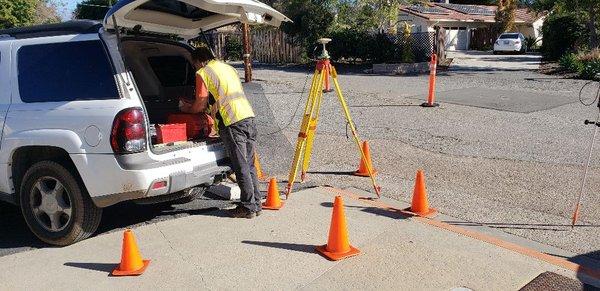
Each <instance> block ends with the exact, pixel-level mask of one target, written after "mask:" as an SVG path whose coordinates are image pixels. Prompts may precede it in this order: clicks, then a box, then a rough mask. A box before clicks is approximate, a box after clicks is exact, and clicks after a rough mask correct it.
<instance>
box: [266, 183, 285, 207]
mask: <svg viewBox="0 0 600 291" xmlns="http://www.w3.org/2000/svg"><path fill="white" fill-rule="evenodd" d="M281 207H283V202H282V201H281V198H279V187H277V179H275V178H271V180H270V181H269V188H268V191H267V201H265V203H263V205H262V208H263V209H268V210H279V209H281Z"/></svg>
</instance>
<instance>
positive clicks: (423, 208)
mask: <svg viewBox="0 0 600 291" xmlns="http://www.w3.org/2000/svg"><path fill="white" fill-rule="evenodd" d="M405 210H406V211H410V212H412V213H415V214H417V215H419V216H425V217H429V216H432V215H434V214H436V213H437V210H435V209H433V208H429V202H428V201H427V190H426V188H425V174H423V171H422V170H419V171H417V179H416V180H415V190H414V192H413V198H412V205H411V206H410V207H409V208H407V209H405Z"/></svg>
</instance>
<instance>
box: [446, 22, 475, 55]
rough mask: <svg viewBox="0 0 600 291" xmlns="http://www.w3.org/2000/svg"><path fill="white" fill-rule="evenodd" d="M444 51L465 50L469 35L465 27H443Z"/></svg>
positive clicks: (467, 45)
mask: <svg viewBox="0 0 600 291" xmlns="http://www.w3.org/2000/svg"><path fill="white" fill-rule="evenodd" d="M445 29H446V50H449V51H456V50H467V49H468V47H469V33H468V30H467V28H466V27H445Z"/></svg>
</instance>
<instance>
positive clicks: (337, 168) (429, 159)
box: [0, 54, 600, 259]
mask: <svg viewBox="0 0 600 291" xmlns="http://www.w3.org/2000/svg"><path fill="white" fill-rule="evenodd" d="M451 57H454V58H455V66H454V67H453V69H452V70H451V71H448V72H440V73H439V76H438V80H437V84H438V86H437V92H438V95H439V99H438V101H439V102H440V103H441V104H442V106H441V107H439V108H433V109H424V108H421V107H419V106H418V104H420V103H421V102H422V101H423V100H424V99H425V98H426V92H427V86H428V76H373V75H367V74H364V73H363V70H362V69H348V68H343V67H340V68H339V71H340V73H341V74H340V78H339V80H340V84H341V86H342V89H343V90H344V95H345V97H346V99H347V100H348V103H349V105H350V109H351V112H352V115H353V117H354V119H355V123H356V124H357V126H358V130H359V134H360V135H361V137H363V138H364V139H367V140H369V141H370V145H371V154H372V156H373V160H374V164H375V167H376V168H377V169H378V171H379V173H380V174H379V175H378V177H377V180H378V182H379V183H380V184H381V186H382V187H383V195H384V196H387V197H390V198H394V199H399V200H401V201H405V202H407V201H410V195H411V193H412V187H413V183H414V175H415V172H416V170H417V169H424V170H425V172H426V176H427V178H426V179H427V186H428V191H429V195H430V202H431V204H432V205H433V206H434V207H436V208H437V209H438V210H440V212H442V213H445V214H448V215H451V216H453V217H458V218H460V219H463V220H466V221H471V222H473V223H474V224H480V225H487V226H490V227H493V228H498V229H502V230H503V231H506V232H509V233H512V234H517V235H520V236H522V237H525V238H529V239H532V240H535V241H538V242H542V243H545V244H549V245H552V246H556V247H559V248H562V249H564V250H567V251H570V252H573V253H575V254H586V255H587V256H590V257H595V258H597V259H600V252H599V250H600V236H598V231H599V228H600V207H599V205H600V197H599V195H598V194H597V192H595V191H588V192H587V193H586V195H585V196H584V200H583V208H582V213H581V215H580V224H581V226H579V227H577V228H576V229H575V230H573V231H572V230H571V229H570V227H569V226H568V225H569V222H570V217H571V213H572V209H573V206H574V204H573V199H574V194H575V193H576V192H577V187H578V184H579V179H580V176H581V163H582V162H583V161H584V160H585V156H586V154H585V151H586V148H587V146H588V142H589V138H590V135H591V131H592V130H593V128H591V127H585V126H583V125H582V123H583V120H584V119H586V118H588V119H590V118H595V113H596V112H597V109H595V108H594V107H585V106H583V105H581V104H580V103H579V99H578V96H577V95H578V92H579V89H580V87H581V86H582V85H583V84H584V83H585V82H583V81H578V80H567V79H560V78H557V77H549V76H545V75H541V74H538V73H536V72H534V71H531V70H530V69H534V68H535V67H536V66H537V65H536V63H537V60H538V59H539V58H538V57H537V56H530V55H526V56H511V55H500V56H493V55H491V54H466V55H461V54H455V55H451ZM519 58H527V59H526V60H523V59H519ZM524 63H525V64H524ZM532 63H533V64H532ZM493 64H496V66H493ZM310 73H311V69H310V68H304V67H274V66H263V67H258V68H256V69H255V71H254V76H255V78H256V81H255V82H254V83H253V84H252V85H251V86H247V91H248V95H249V96H250V98H251V101H252V103H253V106H254V108H255V111H256V113H257V116H258V124H259V127H260V128H259V134H260V136H259V143H260V148H259V152H260V155H261V161H262V164H263V168H264V170H265V171H266V172H267V173H268V174H270V175H273V176H276V177H277V178H278V179H279V180H280V182H281V181H286V180H287V173H288V170H289V167H290V164H291V160H292V155H293V144H294V143H295V139H296V136H297V132H298V131H297V129H298V127H299V123H300V119H301V115H302V112H301V111H302V108H303V106H304V100H305V98H306V95H307V94H308V93H307V92H308V90H309V88H308V87H307V86H308V85H305V84H306V83H307V80H308V83H310V80H309V79H308V78H310ZM511 92H512V94H511ZM588 95H589V94H588ZM327 97H328V98H326V99H325V101H324V104H323V109H322V115H321V116H322V117H321V119H320V122H319V127H318V134H319V135H318V137H317V141H316V143H315V150H314V155H313V159H312V164H311V171H310V172H309V182H308V183H307V184H305V185H299V186H303V187H308V186H314V185H333V186H337V187H342V188H344V187H357V188H360V189H364V190H367V191H369V190H371V186H370V183H369V182H368V180H367V179H364V178H358V177H354V176H351V175H349V173H350V172H352V171H354V170H356V167H357V166H358V154H357V151H356V148H355V145H354V144H353V142H352V140H351V139H347V137H346V135H347V132H346V122H345V121H344V119H343V115H342V112H341V109H340V107H339V104H338V103H337V101H336V98H335V97H334V95H333V94H331V95H328V96H327ZM584 97H585V96H584ZM589 98H591V97H589ZM589 98H588V99H589ZM516 104H517V105H516ZM598 158H599V157H598V155H597V154H596V153H595V154H594V155H593V167H594V168H593V169H592V171H591V176H590V184H589V189H598V188H599V187H600V168H598V167H599V166H600V165H599V159H598ZM280 187H281V188H282V187H283V185H282V186H280ZM371 191H372V190H371ZM212 198H214V197H205V198H203V199H200V200H198V201H195V202H193V203H190V204H188V205H183V206H177V207H174V208H171V207H166V206H160V207H159V206H138V205H133V204H130V203H127V204H122V205H117V206H114V207H111V208H108V209H106V211H105V213H104V217H103V221H102V223H101V226H100V228H101V229H100V230H99V233H104V232H110V231H117V230H120V229H122V228H123V227H128V226H132V225H138V224H144V223H154V222H156V221H160V220H167V219H172V218H175V217H179V216H184V215H188V214H189V213H190V212H198V211H207V210H206V209H210V208H211V207H224V206H226V205H227V204H226V203H224V202H220V201H215V200H212ZM0 237H2V238H3V239H2V241H0V256H2V255H5V254H8V253H14V252H18V251H23V250H27V249H31V248H36V247H43V246H44V245H42V244H40V243H38V242H37V241H36V240H35V239H34V238H33V237H32V235H31V234H30V233H29V232H28V230H27V229H26V227H25V224H24V222H23V221H22V219H21V218H20V215H19V214H18V211H17V209H16V208H14V207H11V206H8V205H5V204H1V203H0ZM4 238H6V239H4Z"/></svg>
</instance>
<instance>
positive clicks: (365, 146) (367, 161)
mask: <svg viewBox="0 0 600 291" xmlns="http://www.w3.org/2000/svg"><path fill="white" fill-rule="evenodd" d="M362 151H363V153H364V154H365V156H364V158H363V157H362V156H361V157H360V164H359V166H358V170H356V172H354V175H356V176H361V177H369V168H371V171H372V172H373V176H375V175H376V174H377V170H375V168H373V163H372V162H371V150H370V148H369V142H367V141H366V140H365V141H363V143H362ZM367 166H369V168H367Z"/></svg>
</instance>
